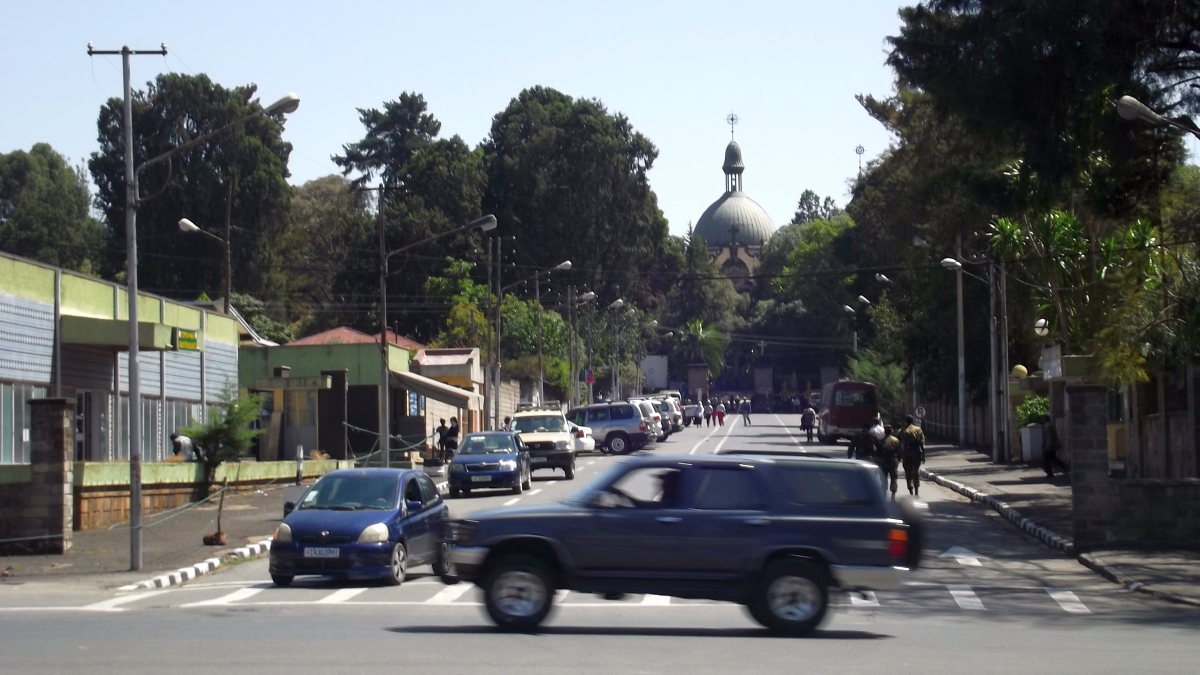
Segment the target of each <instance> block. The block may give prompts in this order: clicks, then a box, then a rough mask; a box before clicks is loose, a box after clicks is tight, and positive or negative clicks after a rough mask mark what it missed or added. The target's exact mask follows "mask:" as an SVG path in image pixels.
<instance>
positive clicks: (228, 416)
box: [179, 388, 262, 485]
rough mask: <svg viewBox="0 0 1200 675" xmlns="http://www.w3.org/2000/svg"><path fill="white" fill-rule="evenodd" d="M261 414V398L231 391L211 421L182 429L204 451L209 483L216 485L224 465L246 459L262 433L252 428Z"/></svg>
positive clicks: (212, 415)
mask: <svg viewBox="0 0 1200 675" xmlns="http://www.w3.org/2000/svg"><path fill="white" fill-rule="evenodd" d="M261 411H262V399H261V397H259V396H257V395H242V394H239V393H237V392H236V391H235V390H234V389H233V388H227V389H226V390H225V391H224V392H222V394H221V402H220V403H218V404H217V406H216V407H215V409H213V410H211V411H210V412H209V415H208V420H207V421H205V422H203V423H201V424H199V425H197V426H194V427H186V428H183V429H180V430H179V433H181V434H183V435H185V436H187V437H189V438H191V439H192V442H193V443H194V444H196V445H198V446H200V447H201V448H202V449H203V451H204V465H205V482H206V483H208V484H209V485H211V484H212V481H213V477H214V476H215V475H216V470H217V467H218V466H220V465H221V463H222V462H227V461H230V460H234V459H238V458H240V457H243V456H244V455H245V454H246V451H247V450H249V449H250V446H251V444H253V442H254V439H255V438H257V437H258V435H259V434H260V433H262V430H260V429H251V428H250V425H251V424H253V423H254V422H255V420H257V419H258V416H259V413H260V412H261Z"/></svg>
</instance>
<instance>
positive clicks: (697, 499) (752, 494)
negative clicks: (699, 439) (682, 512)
mask: <svg viewBox="0 0 1200 675" xmlns="http://www.w3.org/2000/svg"><path fill="white" fill-rule="evenodd" d="M699 476H700V480H699V481H698V482H697V484H696V494H695V495H694V496H693V497H692V508H696V509H726V510H753V509H762V508H764V507H765V506H766V503H765V502H764V500H763V498H762V494H761V493H760V492H759V489H758V481H757V480H756V479H755V474H754V470H753V469H744V468H740V467H739V468H731V469H724V468H704V469H700V470H699Z"/></svg>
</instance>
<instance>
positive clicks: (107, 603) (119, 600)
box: [83, 591, 166, 611]
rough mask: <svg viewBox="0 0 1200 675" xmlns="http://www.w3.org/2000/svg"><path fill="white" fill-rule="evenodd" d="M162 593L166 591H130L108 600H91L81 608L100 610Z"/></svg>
mask: <svg viewBox="0 0 1200 675" xmlns="http://www.w3.org/2000/svg"><path fill="white" fill-rule="evenodd" d="M163 593H166V591H146V592H145V593H130V594H129V595H119V596H117V597H115V598H109V599H108V600H101V601H100V602H93V603H92V604H90V605H85V606H84V607H83V609H92V610H100V611H103V610H110V609H115V608H117V607H120V606H121V605H127V604H129V603H131V602H137V601H138V600H145V599H146V598H153V597H154V596H156V595H162V594H163Z"/></svg>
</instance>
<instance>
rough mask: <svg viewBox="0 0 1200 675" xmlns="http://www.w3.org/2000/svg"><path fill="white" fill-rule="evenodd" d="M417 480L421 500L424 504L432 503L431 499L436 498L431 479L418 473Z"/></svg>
mask: <svg viewBox="0 0 1200 675" xmlns="http://www.w3.org/2000/svg"><path fill="white" fill-rule="evenodd" d="M417 482H418V483H420V485H421V501H423V502H425V503H426V504H432V503H433V500H435V499H437V488H436V487H434V485H433V481H431V480H429V479H428V478H426V477H425V476H421V475H418V476H417Z"/></svg>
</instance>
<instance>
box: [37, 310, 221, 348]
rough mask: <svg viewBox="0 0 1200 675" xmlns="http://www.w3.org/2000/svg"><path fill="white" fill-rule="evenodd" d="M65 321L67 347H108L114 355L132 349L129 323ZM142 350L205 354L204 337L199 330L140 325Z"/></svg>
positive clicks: (66, 317)
mask: <svg viewBox="0 0 1200 675" xmlns="http://www.w3.org/2000/svg"><path fill="white" fill-rule="evenodd" d="M61 321H62V341H63V344H70V345H87V346H90V347H104V348H107V349H111V350H113V351H125V350H127V349H129V322H128V321H126V320H124V319H97V318H93V317H87V316H71V315H63V317H62V318H61ZM138 349H140V350H141V351H144V352H156V351H157V352H161V351H173V350H186V351H203V350H204V336H203V334H202V332H201V331H198V330H184V329H180V328H173V327H171V326H167V325H164V324H161V323H154V322H151V321H139V322H138Z"/></svg>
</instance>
